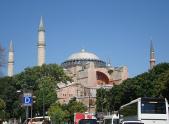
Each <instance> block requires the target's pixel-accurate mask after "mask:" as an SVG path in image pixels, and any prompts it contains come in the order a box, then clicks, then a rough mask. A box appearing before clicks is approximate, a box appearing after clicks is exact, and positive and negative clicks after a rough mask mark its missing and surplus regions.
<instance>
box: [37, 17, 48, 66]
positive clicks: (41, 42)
mask: <svg viewBox="0 0 169 124" xmlns="http://www.w3.org/2000/svg"><path fill="white" fill-rule="evenodd" d="M45 46H46V45H45V27H44V23H43V19H42V17H41V19H40V24H39V29H38V66H41V65H42V64H44V63H45Z"/></svg>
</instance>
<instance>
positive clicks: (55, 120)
mask: <svg viewBox="0 0 169 124" xmlns="http://www.w3.org/2000/svg"><path fill="white" fill-rule="evenodd" d="M48 114H49V115H50V117H51V120H52V124H62V123H63V122H64V119H65V117H66V113H65V111H63V110H62V107H61V105H60V104H59V103H53V104H52V105H51V106H50V108H49V109H48Z"/></svg>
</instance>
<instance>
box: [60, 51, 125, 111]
mask: <svg viewBox="0 0 169 124" xmlns="http://www.w3.org/2000/svg"><path fill="white" fill-rule="evenodd" d="M61 66H62V67H63V68H64V69H65V72H66V74H67V75H68V76H69V77H71V78H72V79H73V82H72V83H71V82H69V83H68V84H63V83H60V84H58V87H59V89H58V91H57V92H58V94H57V95H58V98H59V101H60V102H61V103H68V101H69V100H70V99H71V98H73V97H76V99H77V100H78V101H81V102H83V103H84V104H85V105H86V106H88V111H94V110H95V100H96V90H97V89H98V88H101V87H104V88H112V87H113V86H114V85H119V84H121V83H122V81H123V80H126V79H127V78H128V68H127V67H126V66H122V67H112V66H111V65H110V64H106V62H104V61H103V60H101V59H100V58H99V57H98V56H96V55H95V54H94V53H91V52H87V51H85V50H84V49H82V50H81V51H80V52H77V53H74V54H72V55H70V56H69V57H68V59H67V60H66V61H64V62H63V63H62V64H61Z"/></svg>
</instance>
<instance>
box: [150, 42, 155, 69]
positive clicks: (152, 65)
mask: <svg viewBox="0 0 169 124" xmlns="http://www.w3.org/2000/svg"><path fill="white" fill-rule="evenodd" d="M154 66H155V53H154V47H153V43H152V40H151V45H150V69H152V68H153V67H154Z"/></svg>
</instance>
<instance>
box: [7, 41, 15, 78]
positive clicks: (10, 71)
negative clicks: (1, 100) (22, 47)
mask: <svg viewBox="0 0 169 124" xmlns="http://www.w3.org/2000/svg"><path fill="white" fill-rule="evenodd" d="M13 71H14V50H13V44H12V41H11V42H10V44H9V56H8V76H10V77H11V76H13Z"/></svg>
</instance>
